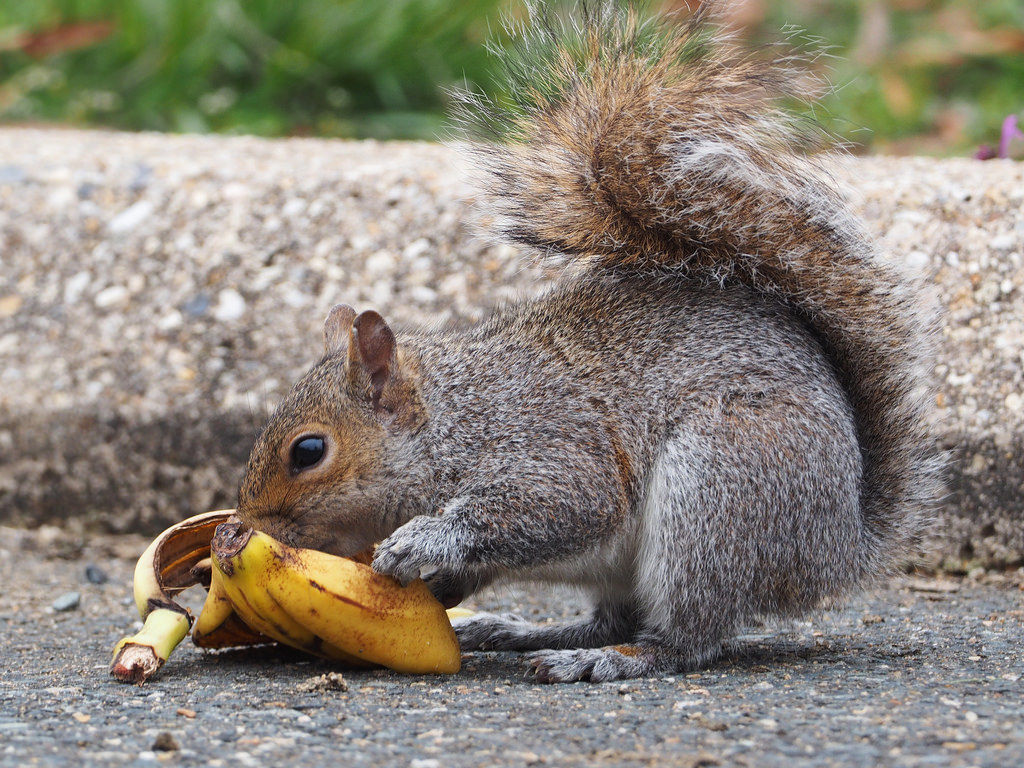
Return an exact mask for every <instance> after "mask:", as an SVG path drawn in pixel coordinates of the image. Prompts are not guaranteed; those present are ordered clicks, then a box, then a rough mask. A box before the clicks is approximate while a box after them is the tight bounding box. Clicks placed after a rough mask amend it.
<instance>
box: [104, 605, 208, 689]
mask: <svg viewBox="0 0 1024 768" xmlns="http://www.w3.org/2000/svg"><path fill="white" fill-rule="evenodd" d="M191 625H192V620H191V619H190V618H189V616H188V614H186V613H181V612H179V611H175V610H172V609H171V608H156V609H154V610H153V611H151V612H150V613H149V615H148V616H146V622H145V624H143V626H142V631H141V632H139V633H138V634H136V635H132V636H131V637H126V638H124V639H123V640H121V641H120V642H119V643H118V644H117V645H116V646H114V661H113V662H112V663H111V665H110V674H112V675H113V676H114V677H116V678H117V679H118V680H121V681H122V682H125V683H140V684H141V683H144V682H145V681H146V680H148V679H149V678H150V677H152V676H153V674H155V673H156V671H157V670H158V669H160V667H162V666H163V664H164V662H165V661H167V658H168V657H169V656H170V655H171V651H173V650H174V649H175V648H176V647H177V646H178V643H180V642H181V641H182V640H184V639H185V635H187V634H188V630H189V628H190V627H191Z"/></svg>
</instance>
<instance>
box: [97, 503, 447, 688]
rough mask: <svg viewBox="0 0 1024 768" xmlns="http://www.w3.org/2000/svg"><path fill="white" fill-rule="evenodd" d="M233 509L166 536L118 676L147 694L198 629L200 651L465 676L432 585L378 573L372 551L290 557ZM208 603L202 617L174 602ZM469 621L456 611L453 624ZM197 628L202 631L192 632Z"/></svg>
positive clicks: (152, 549)
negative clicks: (267, 649)
mask: <svg viewBox="0 0 1024 768" xmlns="http://www.w3.org/2000/svg"><path fill="white" fill-rule="evenodd" d="M233 514H234V510H231V509H228V510H219V511H216V512H207V513H205V514H202V515H196V516H195V517H191V518H189V519H187V520H184V521H183V522H181V523H178V524H177V525H175V526H172V527H170V528H168V529H167V530H166V531H164V532H163V533H161V534H160V535H159V536H158V537H157V538H156V539H154V540H153V542H152V543H151V544H150V545H149V546H148V547H147V548H146V551H145V552H144V553H143V554H142V557H140V558H139V561H138V563H137V564H136V566H135V575H134V581H133V594H134V598H135V605H136V608H137V609H138V611H139V615H140V616H141V617H142V618H143V620H144V622H145V623H144V625H143V628H142V631H141V632H139V633H137V634H135V635H133V636H131V637H126V638H124V639H122V640H121V641H120V642H118V644H117V645H116V646H115V648H114V660H113V662H112V663H111V666H110V672H111V674H112V675H113V676H114V677H116V678H117V679H119V680H122V681H125V682H137V683H142V682H144V681H145V680H147V679H149V678H150V677H151V676H152V675H153V674H155V673H156V672H157V670H159V669H160V667H161V666H163V664H164V662H166V661H167V658H168V657H169V656H170V654H171V652H172V651H173V650H174V649H175V648H176V647H177V646H178V644H179V643H180V642H181V641H182V640H183V639H184V638H185V636H186V635H187V634H188V632H189V629H190V627H191V628H192V639H193V642H194V643H195V644H196V645H197V646H199V647H201V648H227V647H236V646H243V645H253V644H258V643H272V642H275V641H276V642H279V643H283V644H286V645H290V646H293V647H295V648H299V649H301V650H304V651H306V652H308V653H311V654H313V655H316V656H320V657H323V658H327V659H333V660H336V661H341V662H344V663H346V664H349V665H352V666H359V667H365V666H371V665H377V664H380V665H384V666H387V667H390V668H392V669H394V670H396V671H400V672H457V671H458V669H459V663H460V656H459V645H458V641H457V640H456V638H455V633H454V631H453V630H452V628H451V623H450V621H449V614H446V613H445V611H444V609H443V608H442V606H441V604H440V603H438V602H437V600H435V599H434V597H433V596H432V595H431V594H430V592H429V590H428V589H427V588H426V586H425V585H424V584H423V582H421V581H416V582H414V583H413V584H410V585H409V586H408V587H405V588H402V587H399V586H398V584H397V583H396V582H395V581H394V580H392V579H390V578H388V577H385V576H380V575H378V574H376V573H374V572H373V571H372V570H371V569H370V567H369V563H370V560H371V556H372V552H369V551H368V552H364V553H362V554H361V555H358V556H356V557H355V558H352V559H349V558H340V557H334V556H332V555H327V554H324V553H322V552H316V551H314V550H308V549H295V548H292V547H288V546H286V545H284V544H282V543H280V542H278V541H276V540H274V539H272V538H271V537H269V536H267V535H266V534H263V533H259V532H256V531H252V530H250V529H248V528H245V527H244V526H243V525H242V524H241V523H239V522H237V521H234V520H231V516H232V515H233ZM194 585H203V586H205V587H206V588H207V590H208V594H207V596H206V602H205V603H204V604H203V609H202V611H201V612H200V614H199V618H198V619H196V620H194V621H193V618H192V615H191V614H190V613H189V611H188V609H186V608H185V607H183V606H182V605H180V604H179V603H177V602H175V599H174V598H175V597H176V596H177V595H178V594H179V593H180V592H181V591H182V590H184V589H187V588H188V587H191V586H194ZM460 613H464V611H463V609H453V611H452V612H451V614H450V615H451V616H457V615H459V614H460ZM193 625H194V626H193Z"/></svg>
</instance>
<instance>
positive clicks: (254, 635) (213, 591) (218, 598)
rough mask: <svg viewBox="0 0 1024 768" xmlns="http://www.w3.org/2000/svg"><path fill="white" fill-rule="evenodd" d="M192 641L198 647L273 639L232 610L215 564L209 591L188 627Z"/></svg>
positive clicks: (241, 644)
mask: <svg viewBox="0 0 1024 768" xmlns="http://www.w3.org/2000/svg"><path fill="white" fill-rule="evenodd" d="M192 642H193V643H195V644H196V645H197V646H198V647H200V648H237V647H239V646H243V645H257V644H259V643H270V642H273V638H271V637H270V636H269V635H266V634H263V633H261V632H259V631H258V630H256V629H254V628H253V626H252V625H251V624H247V623H246V622H245V620H244V619H243V618H242V617H241V616H239V615H238V613H237V612H236V611H235V605H234V603H232V602H231V597H230V595H229V594H228V591H227V589H226V588H225V586H224V577H223V576H222V575H221V573H220V571H219V570H217V569H216V568H213V569H211V571H210V591H209V592H208V593H207V595H206V602H205V603H203V609H202V610H201V611H200V612H199V618H198V619H196V622H195V626H193V627H192Z"/></svg>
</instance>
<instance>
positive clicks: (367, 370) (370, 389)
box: [348, 309, 398, 406]
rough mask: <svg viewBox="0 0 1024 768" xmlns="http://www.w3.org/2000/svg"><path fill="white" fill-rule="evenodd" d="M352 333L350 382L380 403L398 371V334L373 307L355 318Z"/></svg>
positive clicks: (350, 333)
mask: <svg viewBox="0 0 1024 768" xmlns="http://www.w3.org/2000/svg"><path fill="white" fill-rule="evenodd" d="M349 335H350V340H349V345H348V378H349V383H350V384H351V385H352V386H353V388H354V389H355V390H356V392H359V393H363V394H365V395H367V396H368V397H369V399H370V400H371V402H372V403H373V404H374V406H378V405H380V403H381V395H382V394H383V393H384V388H385V387H386V386H387V385H388V383H389V381H390V380H391V378H392V377H393V376H395V375H396V374H397V372H398V370H397V368H398V363H397V358H396V356H395V334H394V333H392V332H391V329H390V328H389V327H388V324H387V323H386V322H384V318H383V317H381V316H380V315H378V314H377V313H376V312H374V311H373V310H372V309H370V310H367V311H366V312H363V313H361V314H360V315H359V316H358V317H357V318H355V320H353V321H352V322H351V326H350V331H349Z"/></svg>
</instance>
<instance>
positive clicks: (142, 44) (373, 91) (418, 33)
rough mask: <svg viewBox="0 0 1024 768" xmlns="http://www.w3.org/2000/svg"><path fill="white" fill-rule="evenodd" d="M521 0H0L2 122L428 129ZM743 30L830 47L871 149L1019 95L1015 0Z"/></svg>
mask: <svg viewBox="0 0 1024 768" xmlns="http://www.w3.org/2000/svg"><path fill="white" fill-rule="evenodd" d="M691 2H697V0H691ZM662 4H663V5H666V6H672V5H680V4H681V0H677V1H676V2H672V0H665V1H664V2H663V3H662ZM521 5H522V0H376V1H373V0H370V1H369V2H367V1H366V0H291V1H290V2H281V1H280V0H0V121H3V122H8V123H10V122H59V123H70V124H74V125H105V126H113V127H117V128H123V129H131V130H160V131H193V132H203V131H218V132H226V133H252V134H258V135H266V136H280V135H307V134H308V135H321V136H344V137H367V136H373V137H378V138H426V139H433V138H437V137H438V136H439V135H440V133H441V131H442V127H443V125H444V117H443V115H444V110H445V108H446V96H445V89H447V88H449V87H451V86H454V85H461V84H463V83H468V84H470V85H472V86H475V87H484V88H486V87H487V84H488V82H489V79H488V75H487V73H488V71H489V68H490V67H492V66H493V64H494V62H493V60H492V59H491V58H490V57H489V56H488V55H487V54H486V52H485V50H484V42H485V41H486V40H487V39H488V38H489V37H490V36H491V32H492V31H493V30H498V29H500V23H499V18H500V14H501V12H502V11H507V10H509V9H512V11H513V12H515V11H516V9H517V8H520V7H521ZM730 8H731V9H732V10H731V12H730V13H731V17H732V20H733V23H734V24H735V25H736V27H737V28H738V29H739V30H740V32H739V35H740V38H741V39H743V40H746V41H748V42H749V43H751V44H755V43H762V42H770V41H778V40H779V39H780V38H781V35H780V33H779V30H780V29H781V28H783V27H784V26H785V25H797V26H799V27H801V28H802V29H804V30H806V33H807V34H808V35H810V36H813V37H816V38H818V39H820V40H821V41H822V43H824V44H826V45H828V46H831V47H833V53H834V55H835V58H833V59H832V60H831V62H830V63H831V67H832V79H833V81H834V82H835V83H836V84H837V86H838V88H837V90H836V92H835V93H834V94H832V95H830V96H828V97H827V98H826V99H825V102H824V109H823V110H822V111H821V112H820V114H819V116H820V117H822V118H823V119H824V122H825V123H826V124H827V126H828V127H829V128H831V129H832V130H833V131H834V132H836V133H838V134H839V135H840V136H842V137H843V138H845V139H847V140H849V141H851V142H853V143H855V144H858V145H860V146H861V147H862V148H864V149H867V150H876V151H879V150H880V151H894V152H928V153H936V154H950V153H964V152H967V151H969V150H970V149H971V148H973V147H974V146H976V145H977V144H978V143H980V142H983V141H987V142H989V143H994V142H995V141H996V140H997V139H998V131H999V124H1000V122H1001V121H1002V119H1003V118H1004V117H1005V116H1006V115H1007V114H1009V113H1017V112H1021V111H1022V110H1024V2H1022V1H1021V0H985V1H984V2H977V0H832V1H830V2H825V1H824V0H733V2H732V3H731V4H730Z"/></svg>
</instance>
